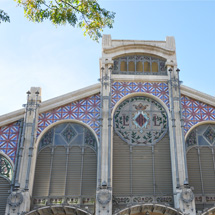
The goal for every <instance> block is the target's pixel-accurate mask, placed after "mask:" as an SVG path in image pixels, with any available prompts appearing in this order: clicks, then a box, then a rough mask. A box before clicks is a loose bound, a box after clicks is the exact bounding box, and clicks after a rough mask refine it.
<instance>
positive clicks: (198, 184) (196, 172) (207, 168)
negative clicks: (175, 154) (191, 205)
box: [186, 124, 215, 210]
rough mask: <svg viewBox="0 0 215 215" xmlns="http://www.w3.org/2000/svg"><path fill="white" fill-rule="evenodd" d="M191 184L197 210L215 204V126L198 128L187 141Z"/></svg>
mask: <svg viewBox="0 0 215 215" xmlns="http://www.w3.org/2000/svg"><path fill="white" fill-rule="evenodd" d="M186 148H187V166H188V176H189V184H190V186H192V187H194V191H193V192H194V194H195V198H196V208H197V210H203V209H205V208H210V207H212V206H213V204H214V203H215V200H214V199H215V155H214V153H215V125H213V124H206V125H201V126H198V127H196V128H195V129H193V130H192V132H191V133H190V134H189V135H188V137H187V139H186Z"/></svg>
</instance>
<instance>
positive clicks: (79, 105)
mask: <svg viewBox="0 0 215 215" xmlns="http://www.w3.org/2000/svg"><path fill="white" fill-rule="evenodd" d="M99 118H100V94H96V95H93V96H90V97H87V98H84V99H81V100H78V101H75V102H72V103H70V104H68V105H65V106H62V107H59V108H56V109H53V110H52V111H48V112H45V113H41V114H40V115H39V122H38V130H37V135H39V134H40V133H41V132H42V131H43V130H44V129H45V128H46V127H47V126H49V125H51V124H52V123H54V122H57V121H59V120H64V119H76V120H79V121H81V122H83V123H86V124H87V125H89V126H90V127H91V128H92V129H93V130H94V131H95V132H96V134H97V135H98V136H99V134H100V130H99Z"/></svg>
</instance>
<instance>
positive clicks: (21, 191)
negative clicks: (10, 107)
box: [6, 87, 41, 215]
mask: <svg viewBox="0 0 215 215" xmlns="http://www.w3.org/2000/svg"><path fill="white" fill-rule="evenodd" d="M40 102H41V89H40V88H37V87H31V90H30V91H28V92H27V104H26V105H24V107H25V115H24V123H23V131H22V134H21V139H20V142H19V151H18V152H17V153H18V156H17V168H16V174H15V175H14V177H15V178H14V186H13V189H12V192H11V194H10V196H9V198H8V204H7V208H6V214H7V215H9V214H10V215H13V214H14V215H15V214H16V215H18V214H23V213H25V212H27V211H29V210H30V203H31V202H30V199H31V195H32V188H33V180H34V168H35V162H36V150H35V140H36V131H37V129H36V128H37V123H38V106H39V103H40Z"/></svg>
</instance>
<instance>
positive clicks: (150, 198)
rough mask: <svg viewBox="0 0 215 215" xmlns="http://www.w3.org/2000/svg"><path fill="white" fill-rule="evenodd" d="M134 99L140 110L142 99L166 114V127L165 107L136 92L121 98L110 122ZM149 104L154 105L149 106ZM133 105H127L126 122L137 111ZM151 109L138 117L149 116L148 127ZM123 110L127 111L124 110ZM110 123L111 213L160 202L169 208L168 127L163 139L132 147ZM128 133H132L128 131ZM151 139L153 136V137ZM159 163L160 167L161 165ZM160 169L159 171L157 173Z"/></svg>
mask: <svg viewBox="0 0 215 215" xmlns="http://www.w3.org/2000/svg"><path fill="white" fill-rule="evenodd" d="M134 98H137V101H138V99H140V100H139V101H138V102H137V101H136V103H135V104H136V105H138V104H139V103H142V105H143V106H144V105H146V103H145V102H147V101H145V102H144V100H145V99H146V100H148V102H149V104H148V105H149V106H150V104H151V107H153V105H152V104H155V103H156V104H158V106H159V107H160V108H161V112H162V113H165V114H166V118H165V119H166V121H167V123H168V124H169V121H168V119H169V117H170V113H169V109H168V107H167V106H166V104H165V103H164V102H163V101H161V100H160V99H159V98H157V97H156V96H153V95H151V94H148V93H139V92H138V93H131V94H129V95H127V96H124V97H123V98H122V99H120V100H119V101H118V102H117V103H116V105H115V106H114V108H113V111H112V118H113V120H114V121H116V119H115V117H118V116H120V114H118V112H119V110H118V108H119V109H120V110H122V109H121V108H123V107H121V106H122V105H123V104H124V103H125V105H127V104H128V103H129V102H131V101H132V100H133V99H134ZM152 101H153V102H154V103H150V102H152ZM127 102H128V103H127ZM136 105H134V104H133V103H131V104H129V113H128V116H129V117H130V120H131V118H133V115H134V114H135V111H136V110H137V109H136ZM133 106H135V109H136V110H135V109H134V110H133V109H132V110H130V108H132V107H133ZM143 106H142V107H143ZM151 107H150V109H148V110H147V109H144V110H143V112H142V114H143V115H144V112H146V113H148V114H151V115H150V117H149V118H150V120H151V121H150V123H151V124H153V123H152V122H153V121H152V116H153V114H152V113H151V112H150V110H152V109H151ZM148 108H149V107H148ZM126 110H128V107H127V108H126ZM147 111H148V112H147ZM153 111H154V112H153ZM153 111H152V112H153V113H157V114H158V115H159V112H156V111H157V110H156V109H154V107H153ZM116 113H117V114H116ZM165 114H164V115H165ZM115 115H117V116H115ZM125 116H126V115H125ZM135 116H137V115H135ZM137 117H138V116H137ZM123 119H124V118H123ZM132 120H134V119H132ZM162 120H163V119H162ZM114 121H113V125H114V126H113V131H112V138H111V139H112V149H113V157H112V168H113V196H114V197H113V203H114V204H115V205H113V210H114V211H116V210H117V208H118V209H120V208H124V207H125V205H126V204H135V202H136V203H143V202H144V203H146V202H156V201H157V202H159V203H161V202H162V203H167V204H170V205H173V191H172V189H173V186H172V181H173V179H172V178H173V177H172V171H171V163H172V162H171V152H170V151H171V150H170V139H169V128H168V125H167V127H163V128H162V129H163V130H165V128H166V133H165V132H164V134H163V136H162V135H161V136H159V137H156V138H153V140H152V143H153V144H148V143H146V144H145V143H140V142H139V143H140V144H139V143H138V144H136V143H134V144H132V141H130V142H127V141H126V137H125V136H124V138H123V137H122V136H121V135H120V131H119V132H117V131H116V127H117V125H115V123H114ZM162 122H163V121H162ZM132 123H133V122H128V123H127V124H130V125H129V128H131V127H132V126H133V125H131V124H132ZM150 123H149V124H150ZM147 129H148V130H150V129H149V128H146V130H147ZM129 132H130V133H132V130H131V131H129ZM141 132H144V131H141ZM153 135H155V133H153ZM154 137H155V136H154ZM144 144H145V145H144ZM164 148H165V149H164ZM161 160H162V161H163V162H164V163H162V162H161ZM161 163H162V164H161ZM162 168H163V170H161V169H162ZM165 168H166V169H165ZM159 171H160V172H159ZM164 172H165V176H164ZM158 175H163V176H164V177H163V178H161V180H159V177H157V176H158ZM145 176H146V177H145ZM164 178H165V179H164ZM162 180H163V181H162ZM155 181H156V182H155ZM148 182H149V183H150V186H148V185H147V183H148ZM151 184H153V185H151Z"/></svg>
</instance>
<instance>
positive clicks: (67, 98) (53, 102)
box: [0, 83, 101, 126]
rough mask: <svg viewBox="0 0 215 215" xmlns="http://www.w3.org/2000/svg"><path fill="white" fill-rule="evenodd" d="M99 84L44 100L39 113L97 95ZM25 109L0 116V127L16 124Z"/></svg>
mask: <svg viewBox="0 0 215 215" xmlns="http://www.w3.org/2000/svg"><path fill="white" fill-rule="evenodd" d="M100 88H101V84H100V83H98V84H94V85H91V86H88V87H84V88H81V89H79V90H76V91H73V92H70V93H67V94H64V95H61V96H58V97H55V98H53V99H49V100H46V101H44V102H41V103H40V107H39V113H43V112H46V111H48V110H50V109H54V108H57V107H59V106H63V105H66V104H68V103H71V102H74V101H76V100H79V99H83V98H86V97H88V96H91V95H94V94H97V93H99V92H100ZM24 113H25V109H24V108H22V109H20V110H17V111H13V112H11V113H7V114H4V115H2V116H0V126H4V125H8V124H10V123H13V122H16V121H17V120H19V119H22V118H23V117H24Z"/></svg>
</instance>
